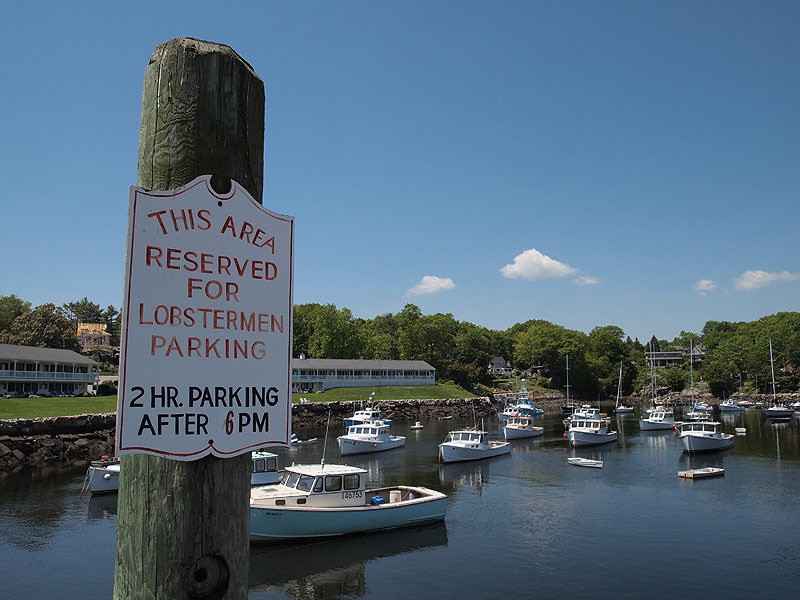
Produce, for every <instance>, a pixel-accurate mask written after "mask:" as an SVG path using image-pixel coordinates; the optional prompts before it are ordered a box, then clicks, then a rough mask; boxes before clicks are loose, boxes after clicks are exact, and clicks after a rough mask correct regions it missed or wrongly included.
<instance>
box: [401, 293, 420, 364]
mask: <svg viewBox="0 0 800 600" xmlns="http://www.w3.org/2000/svg"><path fill="white" fill-rule="evenodd" d="M395 322H396V323H397V346H398V350H399V351H400V358H401V359H402V360H420V359H421V358H422V356H423V355H424V348H423V346H424V340H423V331H422V311H420V309H419V307H418V306H416V305H414V304H406V305H405V306H404V307H403V310H401V311H400V312H399V313H397V315H395Z"/></svg>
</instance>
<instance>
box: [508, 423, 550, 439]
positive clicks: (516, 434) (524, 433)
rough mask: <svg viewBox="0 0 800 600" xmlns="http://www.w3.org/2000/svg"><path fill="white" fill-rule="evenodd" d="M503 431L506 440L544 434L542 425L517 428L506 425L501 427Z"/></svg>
mask: <svg viewBox="0 0 800 600" xmlns="http://www.w3.org/2000/svg"><path fill="white" fill-rule="evenodd" d="M503 433H504V434H505V436H506V439H507V440H520V439H523V438H532V437H537V436H540V435H544V427H533V428H531V429H528V428H518V427H509V426H506V427H504V428H503Z"/></svg>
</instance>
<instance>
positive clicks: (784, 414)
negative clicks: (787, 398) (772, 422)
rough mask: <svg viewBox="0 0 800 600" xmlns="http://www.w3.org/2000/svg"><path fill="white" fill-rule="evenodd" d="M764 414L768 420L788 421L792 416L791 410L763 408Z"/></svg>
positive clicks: (792, 411) (792, 410)
mask: <svg viewBox="0 0 800 600" xmlns="http://www.w3.org/2000/svg"><path fill="white" fill-rule="evenodd" d="M764 414H765V415H766V416H767V417H769V418H770V419H788V418H790V417H791V416H792V415H793V414H794V409H793V408H765V409H764Z"/></svg>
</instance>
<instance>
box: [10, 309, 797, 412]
mask: <svg viewBox="0 0 800 600" xmlns="http://www.w3.org/2000/svg"><path fill="white" fill-rule="evenodd" d="M120 317H121V315H120V311H119V310H117V309H116V308H115V307H114V306H108V307H107V308H105V309H102V308H101V307H100V305H99V304H96V303H94V302H91V301H90V300H89V299H88V298H86V297H84V298H82V299H80V300H76V301H74V302H68V303H66V304H63V305H62V306H58V307H57V306H55V305H53V304H43V305H41V306H38V307H36V308H31V304H30V302H26V301H24V300H22V299H20V298H18V297H16V296H14V295H11V296H3V297H0V343H9V344H19V345H26V346H44V347H51V348H68V349H73V350H77V349H78V344H77V339H76V336H75V333H76V324H77V323H78V322H86V323H104V324H105V325H106V330H107V331H108V333H109V334H111V344H112V346H118V345H119V335H120ZM770 340H772V346H773V355H774V365H775V369H776V371H775V374H776V380H777V381H778V391H784V392H788V391H796V390H797V389H798V388H799V387H800V386H799V385H798V378H797V376H796V375H795V374H794V367H795V366H796V365H797V364H798V362H800V313H797V312H781V313H777V314H775V315H769V316H765V317H762V318H761V319H758V320H757V321H751V322H728V321H708V322H707V323H706V324H705V326H704V327H703V330H702V331H701V332H699V333H694V332H687V331H681V333H680V335H679V336H677V337H676V338H675V339H673V340H671V341H668V340H659V339H657V338H656V337H655V336H653V337H652V338H651V339H650V340H649V341H648V342H647V343H646V345H645V344H642V343H640V342H639V340H638V339H633V340H632V339H631V338H630V336H626V335H625V332H624V331H623V329H622V328H620V327H617V326H615V325H605V326H598V327H595V328H594V329H592V330H591V331H590V332H589V333H588V334H586V333H584V332H581V331H576V330H571V329H567V328H565V327H562V326H560V325H557V324H554V323H551V322H549V321H545V320H540V319H532V320H529V321H525V322H524V323H517V324H515V325H513V326H512V327H510V328H508V329H506V330H492V329H488V328H486V327H481V326H479V325H475V324H473V323H470V322H468V321H458V320H457V319H455V318H454V317H453V315H452V314H450V313H448V314H442V313H436V314H432V315H424V314H422V311H421V310H420V309H419V307H418V306H416V305H414V304H406V305H405V306H404V307H403V309H402V310H401V311H400V312H398V313H394V314H393V313H386V314H383V315H378V316H376V317H374V318H372V319H363V318H358V317H354V316H353V314H352V312H351V311H350V309H348V308H337V307H336V306H335V305H333V304H317V303H310V304H298V305H296V306H295V307H294V322H293V346H294V356H295V357H299V356H300V355H301V354H304V355H306V356H307V357H309V358H351V359H372V360H424V361H425V362H427V363H428V364H430V365H431V366H432V367H434V368H435V369H436V377H437V381H450V382H453V383H456V384H459V385H461V386H462V387H465V388H466V389H470V390H474V389H478V390H479V391H486V389H485V388H486V386H491V385H492V384H493V379H492V377H491V376H490V375H489V372H488V367H489V362H490V360H491V358H492V357H494V356H501V357H503V358H505V359H507V360H510V361H511V362H512V364H513V366H514V370H515V372H517V373H520V372H523V371H530V372H531V373H533V375H532V377H531V379H532V381H531V383H534V384H538V385H541V386H543V387H547V388H552V389H556V390H561V391H562V392H563V391H564V390H565V385H566V380H567V369H566V363H567V357H569V382H570V392H571V394H574V395H577V396H584V397H590V398H594V397H595V396H596V395H597V394H601V395H604V396H613V395H615V394H616V392H617V382H618V379H619V371H620V365H622V381H623V387H622V392H623V394H625V395H628V394H631V393H633V392H638V391H641V390H643V389H645V388H649V387H650V382H651V368H650V364H649V362H648V360H647V356H646V352H647V351H648V350H650V349H652V350H653V351H669V350H682V351H684V352H685V351H688V349H689V348H690V346H692V345H693V346H695V347H699V348H702V349H703V351H704V356H703V359H702V360H701V361H698V362H697V363H696V364H695V365H694V380H695V382H703V383H704V384H705V385H707V386H708V387H709V388H710V390H711V391H712V393H714V394H715V395H717V396H722V395H723V394H731V393H732V392H735V391H737V390H739V389H742V390H744V391H748V392H758V391H761V392H764V391H765V390H766V391H771V381H772V378H771V365H770V360H769V358H770V357H769V342H770ZM656 381H657V385H658V387H660V388H662V389H668V390H671V391H681V390H685V389H687V388H688V381H689V365H688V364H686V363H684V364H683V365H681V366H675V367H668V368H659V369H656Z"/></svg>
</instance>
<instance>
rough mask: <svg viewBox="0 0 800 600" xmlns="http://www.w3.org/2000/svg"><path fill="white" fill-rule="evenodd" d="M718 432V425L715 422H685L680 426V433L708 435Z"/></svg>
mask: <svg viewBox="0 0 800 600" xmlns="http://www.w3.org/2000/svg"><path fill="white" fill-rule="evenodd" d="M719 432H720V424H719V423H718V422H716V421H687V422H685V423H684V424H683V425H681V433H694V434H695V435H698V434H702V435H709V434H712V433H719Z"/></svg>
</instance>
